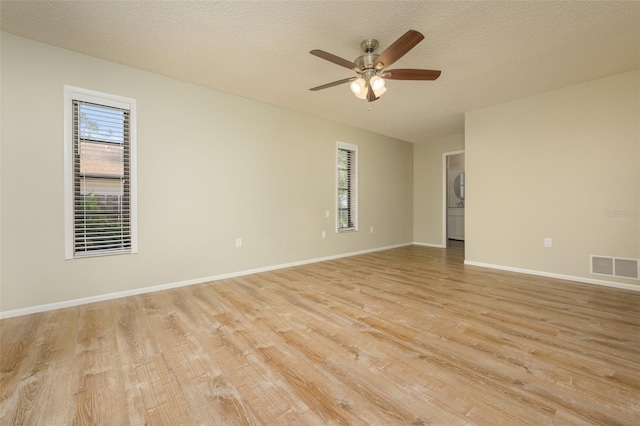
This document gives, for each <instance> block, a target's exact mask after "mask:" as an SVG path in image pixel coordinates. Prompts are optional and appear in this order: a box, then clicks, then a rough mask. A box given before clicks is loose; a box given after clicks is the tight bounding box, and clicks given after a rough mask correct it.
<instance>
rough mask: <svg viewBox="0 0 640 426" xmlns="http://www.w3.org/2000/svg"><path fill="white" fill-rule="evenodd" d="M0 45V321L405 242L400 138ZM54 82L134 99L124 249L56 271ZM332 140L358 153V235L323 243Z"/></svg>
mask: <svg viewBox="0 0 640 426" xmlns="http://www.w3.org/2000/svg"><path fill="white" fill-rule="evenodd" d="M1 43H2V45H1V55H2V62H1V66H2V68H1V72H2V74H1V78H2V98H1V101H2V105H1V106H2V118H1V120H2V121H1V124H2V129H1V137H2V146H1V150H2V160H1V161H2V163H1V166H2V183H1V185H2V186H1V200H0V202H1V203H2V217H1V237H2V241H1V243H2V258H1V261H2V271H1V277H2V288H1V298H0V310H1V311H2V312H7V311H15V310H20V309H28V308H32V307H38V306H43V305H49V304H55V303H60V302H65V301H70V300H76V299H85V298H91V297H98V296H101V295H105V294H112V293H120V292H127V291H132V290H136V289H141V288H146V287H152V286H162V285H169V284H172V283H181V282H187V281H192V280H195V281H197V280H200V279H202V278H206V277H214V276H220V275H224V274H232V273H236V272H241V271H247V270H253V269H255V268H268V267H271V266H277V265H283V264H290V263H293V262H302V261H307V260H314V259H320V258H325V257H330V256H338V255H342V254H348V253H354V252H359V251H367V250H375V249H379V248H384V247H390V246H395V245H402V244H408V243H411V242H412V241H413V146H412V144H410V143H408V142H404V141H401V140H397V139H392V138H389V137H385V136H381V135H377V134H373V133H370V132H367V131H363V130H359V129H355V128H352V127H348V126H344V125H340V124H336V123H333V122H329V121H325V120H321V119H317V118H313V117H311V116H307V115H303V114H298V113H295V112H291V111H288V110H284V109H281V108H278V107H274V106H270V105H266V104H261V103H258V102H255V101H252V100H249V99H246V98H241V97H237V96H234V95H231V94H227V93H223V92H220V91H216V90H211V89H207V88H204V87H200V86H196V85H192V84H188V83H185V82H181V81H177V80H173V79H170V78H167V77H163V76H160V75H156V74H152V73H148V72H144V71H141V70H138V69H134V68H130V67H126V66H123V65H120V64H116V63H112V62H108V61H103V60H100V59H97V58H93V57H89V56H85V55H81V54H78V53H74V52H71V51H68V50H63V49H59V48H55V47H52V46H49V45H46V44H42V43H37V42H34V41H31V40H27V39H24V38H20V37H17V36H13V35H11V34H6V33H3V34H2V39H1ZM65 84H66V85H71V86H76V87H81V88H85V89H89V90H94V91H99V92H105V93H110V94H114V95H119V96H126V97H130V98H134V99H136V100H137V106H138V236H139V253H138V254H135V255H115V256H106V257H93V258H84V259H76V260H67V261H65V260H64V218H63V215H64V189H63V188H64V187H63V185H64V175H63V146H64V143H63V86H64V85H65ZM345 96H347V95H345ZM355 101H358V102H359V100H357V99H356V100H355ZM337 141H342V142H347V143H351V144H356V145H358V147H359V151H358V152H359V158H358V163H359V164H358V166H359V220H360V231H359V232H349V233H341V234H337V233H336V232H335V229H336V220H335V205H336V189H335V175H336V171H335V164H336V142H337ZM327 210H328V211H329V212H330V214H329V217H328V218H327V217H325V212H326V211H327ZM371 227H373V229H374V232H373V233H371V232H370V229H371ZM322 231H326V238H324V239H323V238H322V237H321V234H322ZM236 238H242V240H243V246H242V248H235V240H236Z"/></svg>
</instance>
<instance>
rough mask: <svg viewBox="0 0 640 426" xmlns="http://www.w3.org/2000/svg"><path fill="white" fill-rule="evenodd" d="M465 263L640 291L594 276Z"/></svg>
mask: <svg viewBox="0 0 640 426" xmlns="http://www.w3.org/2000/svg"><path fill="white" fill-rule="evenodd" d="M464 264H465V265H470V266H480V267H482V268H489V269H499V270H501V271H509V272H517V273H520V274H529V275H537V276H540V277H546V278H557V279H559V280H567V281H576V282H580V283H585V284H595V285H601V286H605V287H615V288H622V289H625V290H633V291H640V285H633V284H625V283H617V282H614V281H605V280H596V279H592V278H585V277H576V276H573V275H563V274H556V273H553V272H544V271H536V270H533V269H523V268H514V267H512V266H504V265H494V264H491V263H483V262H475V261H473V260H465V261H464Z"/></svg>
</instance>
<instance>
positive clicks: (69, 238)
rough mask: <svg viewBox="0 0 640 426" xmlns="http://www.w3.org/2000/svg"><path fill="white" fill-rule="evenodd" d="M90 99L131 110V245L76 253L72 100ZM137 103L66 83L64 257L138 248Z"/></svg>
mask: <svg viewBox="0 0 640 426" xmlns="http://www.w3.org/2000/svg"><path fill="white" fill-rule="evenodd" d="M74 100H78V101H83V102H91V103H95V104H99V105H105V106H110V107H114V108H121V109H127V110H129V151H130V152H129V171H130V172H129V173H130V176H129V179H130V193H129V196H130V206H129V209H130V210H129V211H130V218H129V220H130V222H129V223H130V227H131V231H130V232H131V249H127V250H126V251H115V252H110V253H105V252H102V253H95V254H82V255H75V253H74V241H73V232H74V222H73V212H74V211H73V209H74V185H73V184H74V182H73V179H74V176H73V101H74ZM137 187H138V184H137V103H136V100H135V99H131V98H127V97H123V96H117V95H112V94H108V93H102V92H97V91H94V90H87V89H82V88H79V87H73V86H68V85H65V86H64V207H65V219H64V220H65V259H67V260H69V259H78V258H86V257H95V256H108V255H113V254H129V253H137V252H138V190H137Z"/></svg>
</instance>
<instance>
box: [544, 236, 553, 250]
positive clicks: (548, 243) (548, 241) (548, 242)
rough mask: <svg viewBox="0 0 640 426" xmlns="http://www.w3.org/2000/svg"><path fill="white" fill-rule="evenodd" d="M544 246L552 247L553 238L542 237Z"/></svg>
mask: <svg viewBox="0 0 640 426" xmlns="http://www.w3.org/2000/svg"><path fill="white" fill-rule="evenodd" d="M544 246H545V247H546V248H551V247H553V240H552V239H551V238H545V239H544Z"/></svg>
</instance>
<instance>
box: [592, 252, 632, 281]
mask: <svg viewBox="0 0 640 426" xmlns="http://www.w3.org/2000/svg"><path fill="white" fill-rule="evenodd" d="M590 258H591V273H592V274H597V275H609V276H611V277H619V278H631V279H635V280H637V279H638V278H639V275H640V274H639V272H638V271H639V266H640V262H639V261H638V259H625V258H621V257H610V256H596V255H591V256H590Z"/></svg>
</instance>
